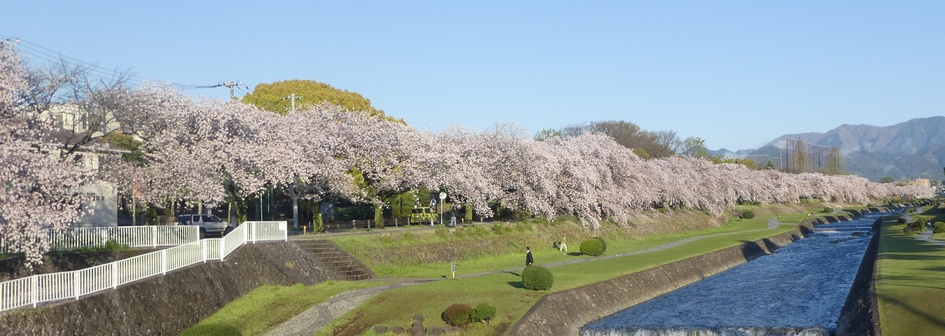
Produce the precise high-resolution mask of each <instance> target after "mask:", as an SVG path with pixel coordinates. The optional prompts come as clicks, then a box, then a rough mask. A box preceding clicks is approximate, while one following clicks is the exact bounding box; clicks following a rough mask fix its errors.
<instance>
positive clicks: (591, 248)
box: [581, 238, 604, 257]
mask: <svg viewBox="0 0 945 336" xmlns="http://www.w3.org/2000/svg"><path fill="white" fill-rule="evenodd" d="M581 254H586V255H589V256H595V257H596V256H599V255H601V254H604V242H603V240H602V239H596V238H591V239H588V240H585V241H583V242H581Z"/></svg>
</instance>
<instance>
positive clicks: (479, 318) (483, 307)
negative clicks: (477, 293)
mask: <svg viewBox="0 0 945 336" xmlns="http://www.w3.org/2000/svg"><path fill="white" fill-rule="evenodd" d="M495 313H496V308H495V306H492V305H490V304H488V303H480V304H478V305H476V308H473V311H472V313H471V314H470V315H469V319H470V320H471V321H472V322H487V321H489V320H491V319H492V318H493V317H495Z"/></svg>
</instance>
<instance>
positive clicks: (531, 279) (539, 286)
mask: <svg viewBox="0 0 945 336" xmlns="http://www.w3.org/2000/svg"><path fill="white" fill-rule="evenodd" d="M552 283H554V276H552V275H551V271H549V270H548V269H547V268H544V267H541V266H537V265H529V266H525V270H524V271H522V284H523V285H525V288H526V289H531V290H549V289H551V284H552Z"/></svg>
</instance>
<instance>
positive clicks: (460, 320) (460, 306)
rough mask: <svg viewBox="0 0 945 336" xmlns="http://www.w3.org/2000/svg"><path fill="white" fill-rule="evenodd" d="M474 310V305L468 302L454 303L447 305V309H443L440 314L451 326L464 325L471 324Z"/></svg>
mask: <svg viewBox="0 0 945 336" xmlns="http://www.w3.org/2000/svg"><path fill="white" fill-rule="evenodd" d="M472 311H473V309H472V307H470V306H469V305H468V304H465V303H454V304H452V305H450V306H449V307H446V310H444V311H443V314H440V317H442V318H443V321H444V322H446V323H447V324H449V325H451V326H457V327H462V326H465V325H467V324H469V315H470V314H471V313H472Z"/></svg>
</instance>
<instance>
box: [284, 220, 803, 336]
mask: <svg viewBox="0 0 945 336" xmlns="http://www.w3.org/2000/svg"><path fill="white" fill-rule="evenodd" d="M791 225H796V224H791ZM765 230H770V229H755V230H746V231H737V232H726V233H717V234H712V235H706V236H698V237H691V238H686V239H682V240H678V241H674V242H672V243H666V244H663V245H659V246H654V247H651V248H648V249H645V250H640V251H633V252H625V253H618V254H613V255H607V256H602V257H597V258H581V259H574V260H567V261H559V262H553V263H547V264H543V265H544V266H546V267H556V266H563V265H571V264H577V263H583V262H590V261H598V260H602V259H612V258H620V257H626V256H633V255H640V254H647V253H653V252H657V251H662V250H666V249H670V248H673V247H677V246H681V245H685V244H688V243H691V242H694V241H697V240H700V239H705V238H710V237H719V236H728V235H734V234H740V233H745V232H756V231H765ZM573 253H578V252H573ZM521 270H522V268H521V267H515V268H508V269H503V270H495V271H489V272H479V273H470V274H463V275H459V276H457V277H459V278H472V277H478V276H484V275H492V274H499V273H509V272H520V271H521ZM376 280H377V281H393V283H391V284H388V285H383V286H378V287H371V288H364V289H358V290H353V291H348V292H345V293H341V294H338V295H335V296H333V297H331V298H330V299H328V300H327V301H325V302H322V303H320V304H318V305H316V306H314V307H312V308H310V309H308V310H306V311H304V312H302V313H301V314H299V315H297V316H295V317H293V318H292V319H290V320H288V321H286V322H285V323H283V324H281V325H280V326H278V327H276V328H275V329H273V330H272V331H270V332H268V333H266V335H267V336H282V335H291V336H296V335H298V336H301V335H305V336H308V335H311V334H313V333H315V332H316V331H318V330H321V329H322V328H324V327H325V326H327V325H328V324H329V323H331V321H333V320H335V319H336V318H338V317H341V316H342V315H344V314H346V313H347V312H349V311H351V310H352V309H355V308H357V307H358V306H359V305H361V304H362V303H364V302H365V301H367V300H369V299H370V298H372V297H374V296H375V295H377V294H380V293H382V292H384V291H386V290H388V289H393V288H399V287H405V286H412V285H417V284H422V283H427V282H431V281H438V280H440V279H376Z"/></svg>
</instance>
